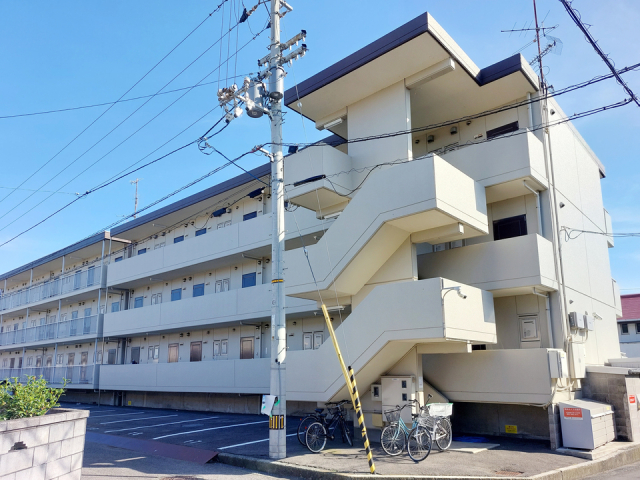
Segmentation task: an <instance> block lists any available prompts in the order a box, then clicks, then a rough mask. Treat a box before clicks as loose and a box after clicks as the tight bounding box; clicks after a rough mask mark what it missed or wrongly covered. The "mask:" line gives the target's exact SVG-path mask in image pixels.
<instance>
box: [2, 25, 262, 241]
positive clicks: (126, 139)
mask: <svg viewBox="0 0 640 480" xmlns="http://www.w3.org/2000/svg"><path fill="white" fill-rule="evenodd" d="M237 26H238V24H236V25H234V26H233V27H232V28H231V29H229V31H228V32H227V33H225V34H224V35H223V37H222V38H224V36H226V35H228V34H229V33H230V32H231V31H232V30H233V29H234V28H236V27H237ZM264 30H265V29H263V30H262V31H260V32H259V33H258V34H257V35H256V36H254V37H252V38H251V39H250V40H249V41H248V42H247V43H245V44H244V45H243V47H242V48H241V49H240V50H242V49H243V48H244V47H246V46H247V45H248V44H249V43H251V42H252V41H254V40H255V39H256V38H257V37H258V36H259V35H260V34H261V33H263V32H264ZM222 38H220V39H219V40H218V42H220V41H221V40H222ZM216 43H217V42H216ZM213 46H215V43H214V44H213V45H211V46H210V47H209V48H207V49H206V50H205V51H204V52H203V53H202V54H200V56H198V57H197V58H196V59H195V60H194V61H193V62H191V63H190V64H189V65H187V66H186V67H185V68H184V69H183V70H182V71H181V72H180V73H178V75H176V76H175V77H173V79H172V80H170V81H169V82H168V83H167V84H165V87H166V86H167V85H169V84H170V83H171V82H172V81H173V80H175V79H176V78H177V77H178V76H179V75H181V74H182V73H183V72H184V71H185V70H186V69H187V68H189V67H190V66H191V65H193V63H195V62H196V61H197V60H198V59H199V58H200V57H202V55H204V54H205V53H206V52H207V51H208V50H209V49H211V48H212V47H213ZM234 55H236V54H234ZM228 62H229V59H227V60H225V62H223V63H222V64H220V65H218V67H216V68H215V69H213V70H212V71H211V72H209V73H208V74H207V75H205V76H204V77H203V78H202V79H201V80H200V82H202V81H204V80H205V79H207V78H208V77H209V76H210V75H212V74H213V73H214V72H215V71H216V70H220V68H221V67H222V65H223V64H224V63H228ZM200 82H198V83H200ZM162 88H164V87H162ZM162 88H161V89H160V90H162ZM193 88H195V87H191V88H190V89H188V90H187V91H186V92H184V93H183V94H182V95H181V96H180V97H178V98H177V99H175V100H174V101H173V102H171V103H170V104H169V105H168V106H167V107H165V108H164V109H163V110H161V111H160V112H159V113H158V114H156V115H155V116H154V117H152V118H151V119H150V120H149V121H147V122H146V123H145V124H143V125H142V126H141V127H140V128H138V129H137V130H136V131H135V132H133V133H132V134H131V135H129V136H128V137H126V138H125V139H124V140H122V141H121V142H120V143H119V144H117V145H116V146H115V147H113V148H112V149H111V150H109V151H108V152H107V153H105V154H104V155H103V156H101V157H100V158H98V159H97V160H96V161H94V162H93V163H92V164H90V165H89V166H88V167H87V168H85V169H84V170H82V171H81V172H80V173H78V174H77V175H76V176H74V177H73V178H72V179H71V180H69V181H68V182H66V183H65V184H63V185H62V186H61V187H60V189H62V188H64V187H65V186H67V185H69V184H70V183H71V182H73V181H74V180H75V179H77V178H78V177H79V176H81V175H82V174H84V173H85V172H86V171H87V170H89V169H90V168H92V167H93V166H94V165H96V164H97V163H98V162H100V161H101V160H103V159H104V158H105V157H106V156H108V155H109V154H111V153H112V152H113V151H114V150H116V149H117V148H118V147H120V146H121V145H122V144H124V143H125V142H127V141H128V140H129V139H130V138H132V137H133V136H134V135H136V134H137V133H138V132H140V131H141V130H142V129H143V128H145V127H146V126H147V125H149V124H150V123H151V122H153V121H154V120H155V119H156V118H158V117H159V116H160V115H162V114H163V113H164V112H165V111H167V110H168V109H169V108H170V107H172V106H173V105H174V104H175V103H177V102H178V101H180V100H181V99H182V98H183V97H184V96H185V95H187V94H188V93H189V92H190V91H191V90H193ZM150 100H151V98H150V99H148V100H147V101H146V102H145V103H143V104H142V105H140V106H139V107H138V108H137V109H136V110H135V111H134V112H133V113H131V114H130V115H129V116H128V117H127V118H125V119H124V120H123V121H121V122H120V123H119V124H118V125H116V126H115V127H114V128H113V129H112V130H111V131H110V132H109V133H107V134H106V135H104V136H103V137H102V138H101V139H100V140H98V142H96V143H94V144H93V145H92V146H91V147H90V148H89V149H88V150H86V151H85V152H84V153H82V154H81V155H80V156H79V157H77V158H76V159H75V160H74V161H73V162H71V163H70V164H68V165H67V166H66V167H65V168H63V169H62V170H61V171H60V172H58V173H57V174H56V175H54V176H53V177H52V178H50V179H49V180H48V181H47V182H45V183H44V184H43V185H42V186H41V187H40V188H42V187H43V186H45V185H47V184H48V183H50V182H51V181H52V180H53V179H55V178H56V177H58V176H59V175H60V174H61V173H62V172H64V171H65V170H66V169H67V168H69V167H70V166H71V165H73V164H74V163H75V162H76V161H77V160H79V159H80V158H81V157H82V156H84V155H85V154H86V153H87V152H89V151H90V150H91V149H92V148H93V147H95V146H96V145H97V144H98V143H100V142H101V141H102V140H104V139H105V138H106V137H107V136H109V135H110V134H111V133H112V132H113V131H115V130H116V129H117V128H118V127H119V126H120V125H122V124H123V123H124V122H126V121H127V120H128V119H129V118H130V117H131V116H133V115H134V114H135V113H136V112H137V111H138V110H140V109H141V108H142V107H144V105H146V104H147V103H148V102H149V101H150ZM33 195H35V193H32V194H31V195H29V196H28V197H27V198H25V199H24V200H22V201H21V202H19V203H18V204H17V205H15V206H13V207H12V208H11V209H9V210H8V211H6V212H5V213H4V214H3V215H0V219H2V218H4V217H5V216H7V215H8V214H9V213H11V212H12V211H13V210H15V209H16V208H18V207H19V206H20V205H22V204H23V203H24V202H26V201H27V200H28V199H29V198H31V197H32V196H33ZM50 197H51V195H49V196H48V197H46V198H44V199H43V200H42V201H40V202H39V203H37V204H36V205H34V206H33V207H31V208H30V209H29V210H27V211H26V212H25V213H23V215H22V216H21V217H17V218H15V219H14V220H12V221H11V222H9V223H8V224H6V225H4V226H3V227H2V228H0V231H2V230H4V229H6V228H7V227H9V226H10V225H12V224H13V223H15V222H16V221H18V220H19V219H21V218H22V217H24V215H26V214H28V213H29V212H31V211H33V210H34V209H35V208H37V207H38V206H40V205H41V204H42V203H44V202H45V201H46V200H48V199H49V198H50Z"/></svg>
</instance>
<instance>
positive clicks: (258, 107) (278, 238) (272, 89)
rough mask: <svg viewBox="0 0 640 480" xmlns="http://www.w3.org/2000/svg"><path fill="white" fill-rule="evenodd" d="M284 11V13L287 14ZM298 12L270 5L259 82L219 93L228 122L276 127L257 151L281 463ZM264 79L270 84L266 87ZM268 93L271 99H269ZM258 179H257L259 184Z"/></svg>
mask: <svg viewBox="0 0 640 480" xmlns="http://www.w3.org/2000/svg"><path fill="white" fill-rule="evenodd" d="M256 8H257V7H254V8H253V9H251V10H250V11H247V10H246V9H245V11H244V13H243V16H242V18H241V20H240V22H243V21H245V20H246V19H247V18H248V17H249V15H251V14H252V13H253V12H254V11H255V10H256ZM281 9H284V10H283V11H282V12H281V11H280V10H281ZM291 11H293V8H291V6H290V5H289V4H288V3H287V2H286V1H285V0H271V11H270V15H271V18H270V20H271V44H270V46H269V54H268V55H266V56H265V57H263V58H261V59H260V60H258V66H259V67H263V66H265V67H266V69H265V70H263V71H262V72H260V73H259V74H258V76H257V77H255V78H248V77H247V78H245V79H244V82H243V84H242V86H240V87H238V85H235V84H233V85H231V86H230V87H225V88H222V89H220V90H218V102H220V105H221V106H222V107H223V108H224V111H225V112H226V114H225V120H226V122H227V123H229V122H231V121H233V120H234V119H235V118H238V117H239V116H240V115H242V108H240V106H241V105H243V104H244V106H245V109H246V111H247V115H249V116H250V117H251V118H260V117H262V116H263V115H264V114H267V115H268V117H269V120H270V122H271V153H269V152H268V151H267V150H265V149H264V148H262V146H256V147H255V148H254V150H253V151H254V152H257V151H260V152H262V153H264V154H265V155H267V156H268V157H269V158H270V160H271V185H270V186H271V207H272V212H271V213H272V215H273V230H272V232H273V233H272V245H271V268H272V276H271V293H272V300H271V370H270V382H271V383H270V394H271V395H273V396H275V397H277V401H276V403H275V405H274V406H273V409H272V410H271V416H270V419H269V457H270V458H274V459H278V458H285V457H286V456H287V443H286V442H287V436H286V435H287V428H286V427H287V426H286V423H287V388H286V358H287V323H286V318H285V293H284V272H283V270H284V268H283V256H284V233H285V229H284V161H283V157H282V99H283V97H284V77H285V72H284V68H283V65H285V64H287V63H288V64H291V62H293V61H294V60H297V59H298V58H300V57H304V55H305V54H306V52H307V46H306V45H305V44H304V43H303V44H302V45H301V46H300V47H299V48H296V49H295V50H293V51H292V52H290V53H288V54H286V55H284V52H285V51H286V50H292V49H293V47H294V46H296V47H297V45H298V43H299V42H304V40H305V38H306V34H307V32H306V31H305V30H302V31H301V32H300V33H298V34H297V35H295V36H294V37H292V38H291V39H289V40H287V41H286V42H281V41H280V20H281V19H282V17H284V16H285V15H286V14H287V13H289V12H291ZM265 80H268V82H269V88H268V92H267V86H266V84H265V82H264V81H265ZM267 93H268V94H267ZM201 144H202V145H203V146H204V147H203V148H212V147H211V146H210V145H209V144H208V143H207V138H205V137H203V138H201ZM256 180H258V179H256Z"/></svg>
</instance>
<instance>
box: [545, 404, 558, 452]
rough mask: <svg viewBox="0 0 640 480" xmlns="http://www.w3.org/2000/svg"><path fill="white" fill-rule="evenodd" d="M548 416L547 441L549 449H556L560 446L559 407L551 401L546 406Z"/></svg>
mask: <svg viewBox="0 0 640 480" xmlns="http://www.w3.org/2000/svg"><path fill="white" fill-rule="evenodd" d="M547 415H548V417H549V441H550V443H551V450H557V449H558V448H560V447H562V427H561V426H560V407H559V406H558V404H554V403H552V404H551V405H549V407H548V408H547Z"/></svg>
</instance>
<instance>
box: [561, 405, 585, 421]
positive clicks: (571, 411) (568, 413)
mask: <svg viewBox="0 0 640 480" xmlns="http://www.w3.org/2000/svg"><path fill="white" fill-rule="evenodd" d="M564 418H567V419H570V420H582V409H581V408H574V407H565V409H564Z"/></svg>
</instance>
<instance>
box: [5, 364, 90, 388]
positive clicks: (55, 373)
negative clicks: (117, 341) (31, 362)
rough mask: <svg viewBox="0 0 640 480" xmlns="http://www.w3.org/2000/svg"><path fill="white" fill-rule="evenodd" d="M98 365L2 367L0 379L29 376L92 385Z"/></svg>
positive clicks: (69, 383)
mask: <svg viewBox="0 0 640 480" xmlns="http://www.w3.org/2000/svg"><path fill="white" fill-rule="evenodd" d="M96 367H97V365H56V366H55V367H27V368H0V381H2V380H8V379H13V378H18V379H19V381H20V382H23V383H24V382H26V381H27V378H28V377H36V378H40V377H42V378H44V379H45V380H46V381H47V382H48V383H51V384H54V385H62V384H63V383H64V380H65V379H66V380H67V385H92V384H93V378H94V375H95V369H96Z"/></svg>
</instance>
